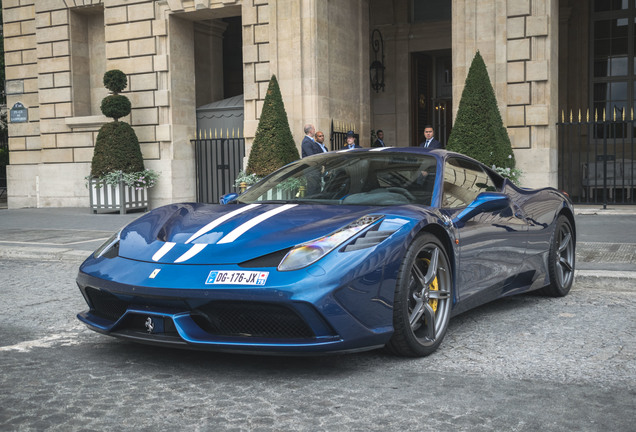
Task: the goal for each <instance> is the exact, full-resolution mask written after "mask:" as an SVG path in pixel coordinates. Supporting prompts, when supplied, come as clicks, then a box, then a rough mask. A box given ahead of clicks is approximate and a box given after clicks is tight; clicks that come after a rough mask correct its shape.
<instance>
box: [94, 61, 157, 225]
mask: <svg viewBox="0 0 636 432" xmlns="http://www.w3.org/2000/svg"><path fill="white" fill-rule="evenodd" d="M104 86H105V87H106V88H107V89H108V90H110V92H111V94H110V95H109V96H106V97H105V98H104V99H103V100H102V104H101V110H102V113H103V114H104V115H105V116H106V117H111V118H113V121H112V122H110V123H106V124H104V125H103V126H102V127H101V128H100V129H99V132H98V134H97V141H96V142H95V152H94V154H93V160H92V163H91V174H90V175H89V176H88V177H87V178H86V179H87V180H88V185H89V188H90V205H91V210H92V211H93V213H98V212H99V213H108V212H115V211H119V212H120V213H122V214H124V213H126V212H127V211H130V210H143V209H147V208H148V188H151V187H153V186H154V185H155V183H156V182H157V178H158V177H159V174H158V173H157V172H155V171H153V170H149V169H146V168H145V167H144V160H143V156H142V155H141V147H140V146H139V140H138V139H137V135H136V134H135V131H134V129H133V128H132V126H130V125H129V124H128V123H126V122H123V121H119V119H120V118H122V117H125V116H127V115H128V114H130V111H131V105H130V100H128V98H127V97H126V96H123V95H120V94H119V92H121V91H122V90H124V89H125V88H126V86H127V79H126V74H124V73H123V72H122V71H120V70H110V71H108V72H106V73H105V74H104Z"/></svg>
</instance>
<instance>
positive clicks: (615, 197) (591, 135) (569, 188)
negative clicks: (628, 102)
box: [557, 110, 636, 207]
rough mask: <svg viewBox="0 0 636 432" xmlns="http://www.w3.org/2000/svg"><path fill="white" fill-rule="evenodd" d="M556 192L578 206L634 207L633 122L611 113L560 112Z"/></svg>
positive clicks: (635, 123)
mask: <svg viewBox="0 0 636 432" xmlns="http://www.w3.org/2000/svg"><path fill="white" fill-rule="evenodd" d="M557 127H558V139H559V167H558V173H559V188H560V189H562V190H565V191H566V192H568V194H569V195H570V197H571V198H572V200H573V201H574V202H575V203H579V204H602V205H603V206H604V207H606V206H607V204H634V189H635V188H636V181H635V180H636V158H635V156H636V155H635V142H636V121H635V120H634V116H633V112H632V115H631V116H630V118H626V115H625V113H624V111H623V112H619V111H618V110H614V112H613V113H612V114H611V116H610V118H608V117H607V116H606V113H605V112H602V113H600V115H599V114H598V113H595V114H594V118H593V119H590V114H589V111H587V112H586V113H585V115H582V113H581V111H579V112H578V113H577V114H575V113H573V112H570V113H569V116H568V117H567V118H566V114H565V113H563V112H562V114H561V121H560V122H559V123H557Z"/></svg>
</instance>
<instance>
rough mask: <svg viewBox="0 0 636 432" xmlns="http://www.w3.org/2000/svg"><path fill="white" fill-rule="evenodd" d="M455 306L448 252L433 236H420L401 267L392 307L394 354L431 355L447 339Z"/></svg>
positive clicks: (390, 343) (391, 349)
mask: <svg viewBox="0 0 636 432" xmlns="http://www.w3.org/2000/svg"><path fill="white" fill-rule="evenodd" d="M451 304H452V275H451V267H450V261H449V259H448V255H447V253H446V250H445V249H444V247H443V246H442V244H441V243H440V241H439V239H438V238H437V237H435V236H434V235H433V234H430V233H424V234H422V235H420V236H418V237H417V238H416V239H415V240H414V241H413V243H411V245H410V246H409V249H408V251H407V252H406V256H405V257H404V261H403V262H402V265H401V266H400V270H399V273H398V277H397V283H396V288H395V302H394V304H393V336H392V337H391V339H390V340H389V342H388V344H387V348H388V349H389V350H390V351H392V352H393V353H395V354H398V355H402V356H409V357H420V356H427V355H429V354H432V353H433V352H434V351H435V350H436V349H437V347H438V346H439V345H440V343H441V342H442V339H444V335H445V334H446V329H447V328H448V322H449V320H450V310H451Z"/></svg>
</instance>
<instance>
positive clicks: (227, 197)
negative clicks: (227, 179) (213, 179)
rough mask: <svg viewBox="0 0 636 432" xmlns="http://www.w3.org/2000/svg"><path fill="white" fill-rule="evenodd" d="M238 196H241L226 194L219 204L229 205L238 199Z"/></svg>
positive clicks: (233, 193)
mask: <svg viewBox="0 0 636 432" xmlns="http://www.w3.org/2000/svg"><path fill="white" fill-rule="evenodd" d="M238 196H239V194H237V193H236V192H232V193H229V194H225V195H223V196H222V197H221V199H220V200H219V204H223V205H225V204H228V203H230V202H232V201H234V200H235V199H237V198H238Z"/></svg>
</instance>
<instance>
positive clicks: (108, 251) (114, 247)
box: [93, 230, 121, 258]
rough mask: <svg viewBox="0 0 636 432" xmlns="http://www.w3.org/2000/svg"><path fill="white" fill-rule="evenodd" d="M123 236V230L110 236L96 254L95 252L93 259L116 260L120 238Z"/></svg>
mask: <svg viewBox="0 0 636 432" xmlns="http://www.w3.org/2000/svg"><path fill="white" fill-rule="evenodd" d="M120 235H121V230H119V231H117V232H116V233H115V234H113V235H112V236H110V238H109V239H108V240H106V241H105V242H104V243H103V244H102V245H101V246H100V247H98V248H97V250H96V251H95V252H93V257H95V258H99V257H102V256H103V257H106V258H114V257H116V256H117V255H118V253H119V236H120Z"/></svg>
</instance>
